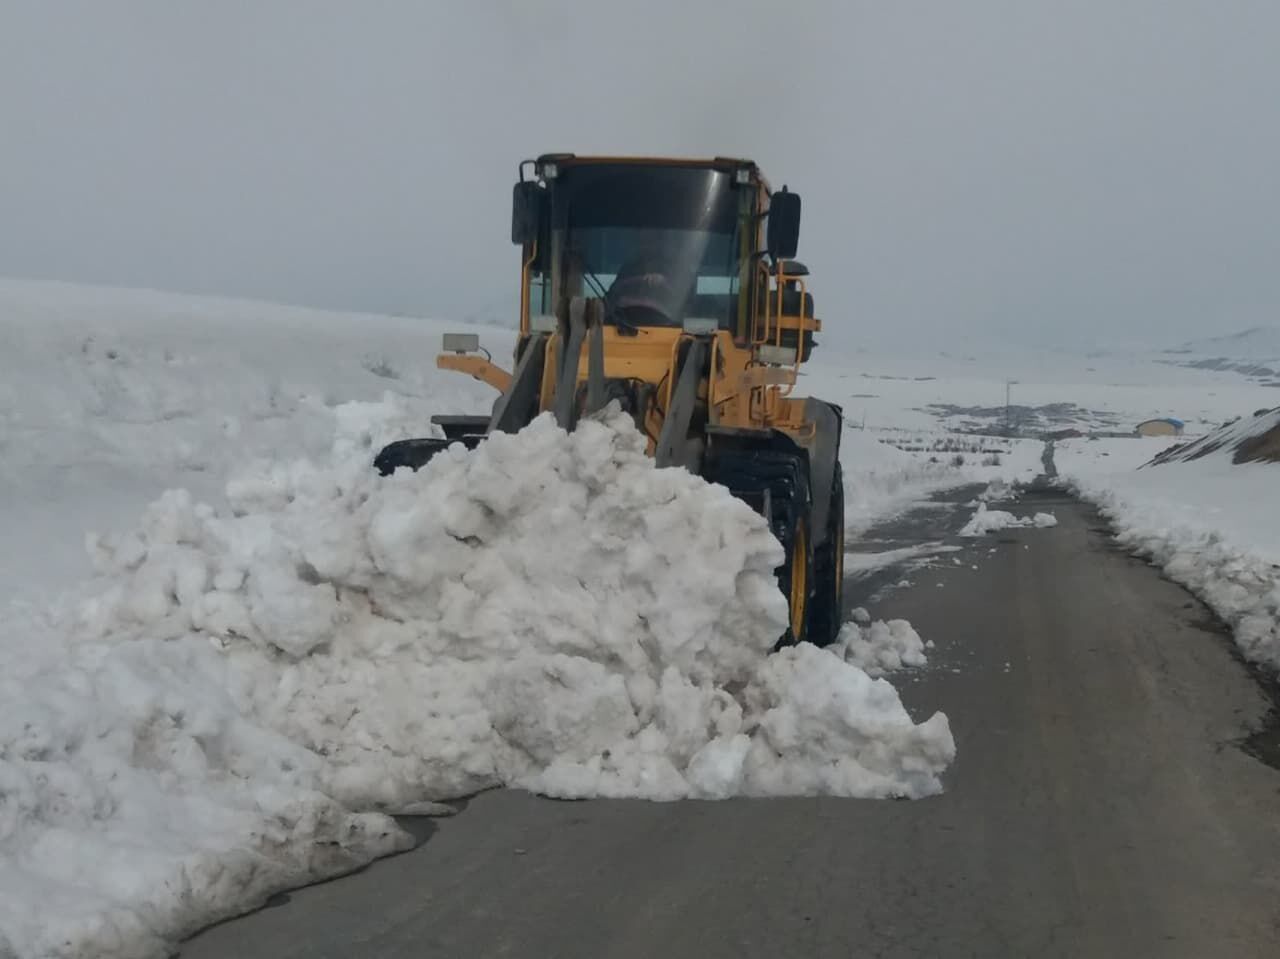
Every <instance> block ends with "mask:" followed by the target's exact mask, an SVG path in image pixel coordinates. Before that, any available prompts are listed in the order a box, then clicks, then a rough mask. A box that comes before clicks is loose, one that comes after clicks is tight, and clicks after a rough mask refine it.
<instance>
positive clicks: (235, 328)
mask: <svg viewBox="0 0 1280 959" xmlns="http://www.w3.org/2000/svg"><path fill="white" fill-rule="evenodd" d="M458 329H464V330H465V329H471V330H472V331H473V332H479V333H480V334H481V335H482V337H483V339H484V342H485V345H486V346H487V347H488V348H489V349H490V350H491V351H492V352H493V354H494V356H495V358H497V359H498V361H499V362H502V361H503V359H504V358H505V357H509V356H510V352H509V351H510V349H511V347H512V345H513V343H514V339H513V334H511V333H510V332H504V331H496V330H492V329H488V330H483V329H480V328H468V327H465V326H461V327H460V326H459V325H458V324H454V323H444V322H441V321H436V320H428V319H414V318H407V317H388V316H370V315H358V314H350V313H337V312H326V311H321V310H311V309H303V308H299V307H288V306H281V305H278V304H272V303H255V302H252V301H244V300H224V299H214V298H208V297H194V296H182V295H177V294H169V293H158V292H153V291H147V290H118V289H110V288H105V287H86V286H76V285H72V284H61V283H35V282H27V281H18V280H8V279H0V540H3V541H6V542H34V541H38V542H39V543H40V544H41V548H40V549H39V550H22V551H18V550H12V551H7V552H6V551H0V600H3V599H5V598H7V597H8V596H19V595H23V594H24V593H29V592H31V591H33V590H36V589H49V588H50V587H54V588H59V587H62V586H66V585H70V584H71V583H72V582H74V581H76V580H79V579H81V578H83V577H85V576H87V575H88V574H89V572H90V570H89V567H88V564H87V562H86V561H85V557H84V547H83V538H84V531H85V530H86V529H102V528H104V527H109V528H112V529H116V530H122V529H124V528H125V527H126V526H127V524H128V523H129V522H130V521H132V519H133V518H134V517H136V516H137V515H138V514H139V513H140V512H141V511H142V509H143V508H145V506H146V505H147V504H148V503H150V502H151V501H152V500H153V499H155V497H156V496H158V495H159V493H160V492H161V491H162V490H164V489H166V488H168V487H183V488H185V489H190V490H192V491H193V492H194V493H195V494H196V495H197V496H198V497H199V498H201V499H204V500H206V501H208V502H213V503H217V504H219V505H221V504H222V492H223V486H224V484H225V483H226V478H227V475H228V474H229V472H230V471H231V470H233V469H236V468H238V467H239V466H240V465H241V464H243V463H245V462H246V461H247V460H249V459H251V458H253V457H259V456H266V457H275V456H277V455H279V454H280V451H286V454H287V455H289V456H310V457H324V456H327V455H328V450H329V446H330V444H331V443H332V441H333V436H334V429H335V415H336V413H337V410H338V408H339V406H340V405H341V404H343V403H347V402H350V401H353V400H360V401H378V400H380V399H381V398H382V397H384V396H385V395H386V394H387V392H388V391H392V392H393V393H394V394H395V397H396V400H395V402H396V403H397V404H398V405H399V408H400V414H399V415H400V423H399V428H398V430H397V434H398V435H399V436H405V435H417V436H423V435H428V433H429V431H430V429H431V427H430V426H429V417H430V414H432V413H479V412H485V411H487V410H488V408H489V404H491V403H492V402H493V398H494V394H493V391H492V390H490V389H489V388H488V387H486V386H483V385H482V384H480V383H477V382H476V381H474V380H472V379H471V378H470V377H467V376H461V375H457V374H447V373H444V372H442V371H440V370H437V369H436V367H435V354H436V351H437V348H438V347H439V345H440V334H441V333H442V332H444V331H448V330H458ZM386 425H387V426H388V428H390V427H392V426H393V425H395V424H392V423H390V422H388V423H387V424H386Z"/></svg>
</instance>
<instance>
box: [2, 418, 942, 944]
mask: <svg viewBox="0 0 1280 959" xmlns="http://www.w3.org/2000/svg"><path fill="white" fill-rule="evenodd" d="M384 413H385V411H383V410H381V409H380V407H379V404H362V405H360V406H357V407H353V408H351V409H349V410H347V411H346V412H345V415H344V416H341V417H339V418H338V419H339V423H340V424H344V426H343V428H344V430H346V432H347V433H349V434H350V435H344V436H342V437H339V441H338V442H337V443H336V444H335V454H334V461H333V463H332V464H331V465H329V466H327V467H317V466H313V465H310V464H308V463H301V462H300V463H292V464H274V465H271V464H268V465H265V466H263V467H261V468H259V469H256V470H254V472H253V473H252V474H250V475H248V476H245V477H241V478H240V479H239V480H238V481H237V482H235V483H233V484H231V486H230V488H229V490H228V498H229V500H230V502H231V510H230V511H223V512H217V511H215V510H213V509H211V508H209V507H207V506H202V505H199V504H197V503H196V502H194V501H193V499H192V498H191V497H190V496H189V495H187V494H186V493H183V492H171V493H168V494H166V495H165V496H164V497H162V498H161V499H160V500H159V501H157V502H156V503H155V504H153V505H152V507H150V509H149V510H148V511H147V513H146V515H145V517H144V518H143V521H142V523H141V524H140V526H139V527H138V529H137V530H135V531H133V532H131V533H129V534H126V535H123V536H116V537H107V538H103V539H101V540H99V541H97V542H96V543H95V544H94V549H93V552H94V554H95V558H96V562H97V563H98V566H99V568H100V569H101V571H102V574H103V577H104V579H103V582H102V584H101V586H100V589H99V590H98V593H97V595H96V596H95V597H94V598H93V599H92V600H91V601H89V602H87V603H86V604H84V607H83V609H82V610H81V611H80V613H79V618H78V621H77V622H76V623H74V624H70V623H68V622H67V621H65V620H63V621H56V622H43V623H42V622H37V621H35V620H34V619H33V620H31V621H22V622H19V621H18V620H16V619H13V618H11V619H9V620H8V621H5V622H0V631H3V632H4V633H6V635H5V636H4V641H3V642H2V643H0V795H2V796H3V797H4V801H3V802H2V803H0V863H2V864H3V868H0V954H6V955H7V954H15V955H18V956H24V957H25V956H37V955H38V956H94V957H99V959H108V957H123V956H130V957H134V956H151V955H157V956H159V955H163V954H164V952H165V949H166V946H167V944H170V943H172V942H173V941H174V940H175V939H177V938H179V937H181V936H182V935H184V934H187V933H189V932H191V931H193V930H194V929H195V928H197V927H199V926H201V925H203V924H205V923H207V922H210V921H213V920H216V919H218V918H221V917H224V916H227V915H230V914H233V913H236V912H239V911H243V910H245V909H247V908H251V907H252V906H254V905H257V904H260V903H261V902H262V901H263V900H264V899H265V898H266V897H267V896H268V895H270V894H271V893H272V892H274V891H276V890H278V889H281V888H285V887H290V886H296V885H299V884H302V883H305V882H307V881H311V880H315V879H318V878H321V877H323V876H327V875H333V874H335V873H339V872H342V871H345V870H349V869H351V868H354V867H356V866H358V865H360V864H361V863H363V862H366V861H368V860H369V859H372V858H375V857H377V856H380V855H385V854H387V853H390V852H393V851H396V850H398V849H403V848H405V847H406V846H407V845H408V844H409V842H410V840H409V838H408V837H407V835H406V834H405V833H403V832H402V831H401V830H400V829H399V828H398V827H397V826H396V825H395V823H394V821H393V820H392V819H390V818H388V816H387V815H386V814H387V813H396V812H403V811H409V810H417V809H421V808H423V805H422V804H423V803H425V802H430V801H437V800H444V799H449V798H453V797H457V796H460V795H463V794H467V793H470V792H473V791H475V790H478V789H482V788H485V787H489V786H495V785H503V784H506V785H512V786H519V787H523V788H527V789H531V790H535V791H539V792H543V793H547V794H550V795H556V796H633V797H642V798H649V799H662V800H668V799H677V798H682V797H705V798H723V797H727V796H732V795H744V794H745V795H759V796H765V795H797V794H803V795H808V794H818V793H822V794H832V795H842V796H867V797H870V796H874V797H882V796H902V797H917V796H925V795H929V794H931V793H936V792H938V791H940V789H941V783H940V778H939V777H940V775H941V773H942V771H943V770H944V769H945V768H946V766H947V765H948V763H949V762H950V761H951V759H952V757H953V756H954V743H953V741H952V737H951V732H950V729H949V727H948V723H947V719H946V717H945V716H944V715H942V714H941V713H938V714H935V715H934V716H933V717H932V718H931V719H929V720H928V721H927V722H924V723H921V724H916V723H914V722H913V721H912V720H911V718H910V717H909V715H908V714H907V712H906V711H905V709H904V708H903V706H902V704H901V702H900V701H899V699H898V695H897V693H896V691H895V690H894V688H893V687H892V686H891V685H889V684H888V683H887V682H885V681H884V680H878V679H872V678H871V677H870V676H868V675H867V673H866V672H864V671H863V670H862V669H860V668H858V667H857V666H856V665H853V664H852V663H846V662H844V661H842V659H840V658H837V657H836V656H833V655H832V654H831V653H830V652H827V651H822V650H818V649H816V648H814V647H811V646H807V645H805V646H801V647H797V648H793V649H789V650H786V651H784V652H782V653H780V654H777V655H772V656H770V655H769V651H770V650H771V648H772V646H773V644H774V642H775V641H776V639H777V637H778V636H779V635H780V634H781V633H782V631H783V629H784V625H785V622H786V615H787V610H786V601H785V599H784V598H783V596H782V595H781V593H780V591H779V590H778V587H777V582H776V579H775V577H774V572H773V570H774V568H775V567H776V566H777V565H778V564H779V563H781V562H782V559H783V554H782V550H781V547H780V546H779V544H778V542H777V540H776V539H775V538H774V537H773V536H772V534H771V533H770V532H769V529H768V527H767V525H766V523H765V522H764V520H763V519H762V518H761V517H760V516H758V515H757V514H756V513H754V512H753V511H752V510H751V509H749V508H748V507H747V506H745V505H744V504H743V503H741V502H739V501H738V500H736V499H735V498H733V497H732V496H731V495H730V494H729V493H728V491H727V490H725V489H723V488H721V487H718V486H713V485H710V484H708V483H706V482H704V481H703V480H701V479H699V478H698V477H695V476H693V475H691V474H689V473H687V472H685V471H683V470H679V469H663V470H659V469H656V468H655V467H654V465H653V461H652V460H651V459H649V458H648V457H646V456H645V454H644V439H643V437H642V436H641V435H640V434H639V433H638V432H637V431H636V430H635V429H634V427H633V425H632V424H631V423H630V420H629V419H628V418H627V417H625V416H623V415H621V414H618V413H617V412H616V411H614V412H612V413H611V414H609V415H607V416H606V417H604V418H602V419H600V420H597V421H588V422H584V423H583V424H581V426H580V427H579V428H578V429H577V430H576V431H575V432H573V433H571V434H567V433H565V432H564V431H562V430H560V429H559V428H558V427H556V426H555V424H554V422H553V421H552V420H551V419H550V418H548V417H543V418H540V419H539V420H538V421H536V422H535V423H534V424H532V425H531V426H530V427H528V428H527V429H525V430H524V431H522V432H521V433H520V434H517V435H505V434H498V435H496V436H494V437H492V438H490V439H489V440H488V441H487V442H485V443H484V444H482V445H481V446H480V447H479V448H478V449H476V450H475V451H466V450H464V449H463V448H462V447H460V446H455V447H454V448H453V449H451V450H449V451H446V452H445V453H443V454H441V455H440V456H438V457H436V459H434V460H433V461H432V462H431V464H429V465H428V466H427V467H426V468H425V469H423V470H422V471H420V472H418V473H412V472H408V471H402V472H400V473H398V474H397V475H395V476H392V477H388V478H380V477H377V476H376V475H375V474H374V473H373V471H372V470H371V469H370V466H369V460H370V451H369V449H368V444H369V442H370V439H371V438H373V437H376V436H377V435H378V430H377V429H376V421H377V419H378V417H379V416H381V415H383V414H384ZM353 437H356V438H355V439H353Z"/></svg>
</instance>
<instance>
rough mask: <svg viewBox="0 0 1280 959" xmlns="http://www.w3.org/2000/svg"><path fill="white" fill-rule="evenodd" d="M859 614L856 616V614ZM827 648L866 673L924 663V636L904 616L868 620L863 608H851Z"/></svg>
mask: <svg viewBox="0 0 1280 959" xmlns="http://www.w3.org/2000/svg"><path fill="white" fill-rule="evenodd" d="M859 613H861V614H862V615H861V616H859V615H858V614H859ZM853 620H854V621H853V622H851V623H845V625H844V627H843V628H842V629H841V630H840V635H839V637H838V638H837V639H836V642H835V644H834V645H833V646H832V647H831V651H832V652H833V653H835V654H836V655H837V656H839V657H840V658H842V659H843V660H844V661H845V662H847V663H853V664H854V665H855V666H857V667H858V668H859V669H862V670H864V671H865V672H866V673H867V674H868V675H870V676H883V675H884V674H885V673H888V672H892V671H894V670H898V669H903V668H905V667H909V666H924V665H927V664H928V657H927V656H926V654H925V644H924V640H923V639H921V638H920V634H919V633H917V632H916V631H915V630H914V629H913V628H912V626H911V624H910V623H908V622H907V621H906V620H905V619H891V620H889V621H888V622H887V623H886V622H882V621H880V620H877V621H876V622H874V623H873V622H871V621H870V617H869V616H867V614H866V610H863V609H856V610H854V617H853Z"/></svg>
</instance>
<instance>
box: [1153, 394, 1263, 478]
mask: <svg viewBox="0 0 1280 959" xmlns="http://www.w3.org/2000/svg"><path fill="white" fill-rule="evenodd" d="M1208 456H1214V457H1229V458H1230V459H1231V462H1232V463H1234V464H1236V465H1239V464H1241V463H1280V406H1278V407H1276V408H1275V409H1272V410H1258V411H1257V412H1256V413H1254V414H1253V415H1252V416H1244V417H1241V418H1240V419H1238V420H1236V421H1234V422H1232V423H1228V424H1227V425H1226V426H1221V427H1219V428H1218V429H1216V430H1214V431H1213V432H1212V433H1209V434H1208V435H1206V436H1202V437H1200V439H1198V440H1196V441H1195V442H1194V443H1179V444H1178V445H1177V446H1171V447H1169V448H1168V449H1167V450H1164V451H1163V452H1162V453H1159V454H1158V455H1157V456H1156V457H1155V458H1154V459H1152V460H1151V462H1149V463H1147V464H1146V465H1147V466H1160V465H1162V464H1164V463H1186V462H1190V461H1191V460H1198V459H1204V458H1205V457H1208Z"/></svg>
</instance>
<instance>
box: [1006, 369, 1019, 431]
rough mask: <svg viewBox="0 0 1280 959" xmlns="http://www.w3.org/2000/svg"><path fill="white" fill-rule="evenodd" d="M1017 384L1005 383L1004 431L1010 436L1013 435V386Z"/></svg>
mask: <svg viewBox="0 0 1280 959" xmlns="http://www.w3.org/2000/svg"><path fill="white" fill-rule="evenodd" d="M1017 382H1018V381H1017V380H1005V381H1004V431H1005V434H1006V435H1008V436H1012V435H1013V407H1012V405H1011V402H1010V400H1011V397H1012V396H1013V386H1014V384H1015V383H1017Z"/></svg>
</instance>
